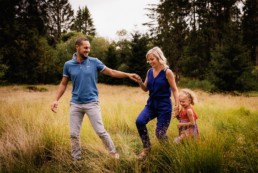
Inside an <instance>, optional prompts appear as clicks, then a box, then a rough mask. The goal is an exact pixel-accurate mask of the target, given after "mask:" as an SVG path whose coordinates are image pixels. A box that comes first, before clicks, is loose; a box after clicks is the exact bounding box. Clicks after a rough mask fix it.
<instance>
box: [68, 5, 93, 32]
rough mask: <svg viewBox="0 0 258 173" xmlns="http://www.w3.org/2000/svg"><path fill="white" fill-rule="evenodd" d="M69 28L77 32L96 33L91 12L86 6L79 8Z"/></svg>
mask: <svg viewBox="0 0 258 173" xmlns="http://www.w3.org/2000/svg"><path fill="white" fill-rule="evenodd" d="M71 28H72V29H73V30H75V31H77V32H82V33H83V34H85V35H92V36H95V35H96V29H95V27H94V24H93V19H92V18H91V14H90V12H89V9H88V8H87V6H85V7H84V8H83V9H81V8H79V10H78V11H77V15H76V17H75V21H74V23H73V25H72V27H71Z"/></svg>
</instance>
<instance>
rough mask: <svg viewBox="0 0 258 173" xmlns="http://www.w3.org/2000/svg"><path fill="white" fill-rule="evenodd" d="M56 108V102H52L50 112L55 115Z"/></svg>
mask: <svg viewBox="0 0 258 173" xmlns="http://www.w3.org/2000/svg"><path fill="white" fill-rule="evenodd" d="M57 107H58V101H53V103H52V104H51V110H52V111H53V112H54V113H56V112H57Z"/></svg>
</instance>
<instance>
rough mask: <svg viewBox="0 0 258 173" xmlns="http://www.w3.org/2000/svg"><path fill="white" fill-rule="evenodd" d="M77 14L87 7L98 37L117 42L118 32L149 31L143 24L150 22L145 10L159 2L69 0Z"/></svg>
mask: <svg viewBox="0 0 258 173" xmlns="http://www.w3.org/2000/svg"><path fill="white" fill-rule="evenodd" d="M69 2H70V3H71V5H72V8H73V9H74V12H75V14H76V13H77V10H78V8H79V6H80V7H81V8H83V7H85V6H87V7H88V9H89V11H90V13H91V17H92V19H93V21H94V26H95V28H96V30H97V36H102V37H105V38H107V39H112V40H116V39H117V35H116V32H117V31H118V30H122V29H125V30H127V31H128V32H129V33H131V32H133V31H135V30H137V31H140V32H145V31H147V29H148V28H147V27H146V26H143V25H142V23H145V22H148V21H150V19H149V18H148V17H147V16H146V14H147V13H148V11H147V10H145V9H144V8H146V7H148V6H147V4H156V3H158V2H159V0H69Z"/></svg>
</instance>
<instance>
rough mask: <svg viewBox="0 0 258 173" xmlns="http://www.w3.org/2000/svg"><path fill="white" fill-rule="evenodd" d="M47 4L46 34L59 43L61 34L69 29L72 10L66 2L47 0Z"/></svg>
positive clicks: (66, 0) (64, 0)
mask: <svg viewBox="0 0 258 173" xmlns="http://www.w3.org/2000/svg"><path fill="white" fill-rule="evenodd" d="M47 3H48V19H49V23H48V32H49V35H50V36H52V37H53V38H54V39H55V41H59V39H60V38H61V34H62V33H66V32H67V31H69V29H70V28H71V25H72V22H73V20H74V18H73V14H74V12H73V10H72V7H71V4H70V3H69V2H68V0H47Z"/></svg>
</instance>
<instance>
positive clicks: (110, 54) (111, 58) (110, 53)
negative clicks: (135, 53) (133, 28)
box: [100, 43, 122, 84]
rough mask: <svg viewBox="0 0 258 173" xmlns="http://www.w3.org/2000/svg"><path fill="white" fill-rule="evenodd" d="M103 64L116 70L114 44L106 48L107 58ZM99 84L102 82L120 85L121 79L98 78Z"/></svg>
mask: <svg viewBox="0 0 258 173" xmlns="http://www.w3.org/2000/svg"><path fill="white" fill-rule="evenodd" d="M104 64H105V65H106V66H107V67H109V68H112V69H117V66H118V64H117V53H116V44H115V43H113V44H111V45H110V46H109V47H108V50H107V56H106V58H105V60H104ZM100 82H104V83H107V84H122V80H121V79H117V78H112V77H110V76H103V75H101V76H100Z"/></svg>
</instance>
